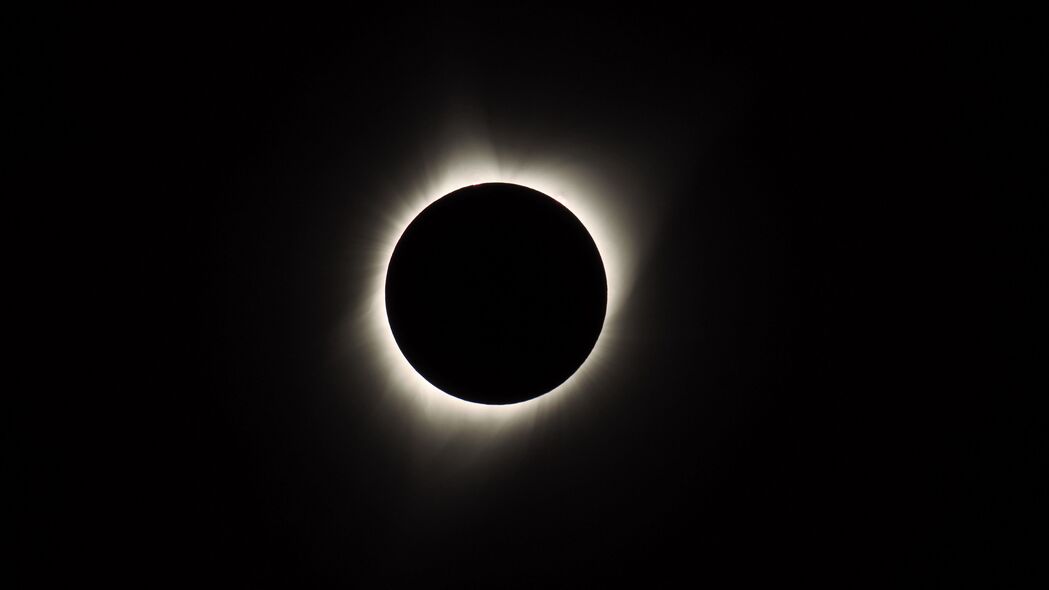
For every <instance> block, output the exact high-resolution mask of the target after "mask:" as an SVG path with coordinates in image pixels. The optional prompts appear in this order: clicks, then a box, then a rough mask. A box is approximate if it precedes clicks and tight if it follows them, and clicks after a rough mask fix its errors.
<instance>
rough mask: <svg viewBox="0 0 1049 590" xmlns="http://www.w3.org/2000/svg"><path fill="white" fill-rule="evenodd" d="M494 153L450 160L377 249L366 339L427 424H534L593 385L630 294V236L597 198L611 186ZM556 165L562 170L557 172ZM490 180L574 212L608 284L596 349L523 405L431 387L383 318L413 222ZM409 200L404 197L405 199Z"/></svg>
mask: <svg viewBox="0 0 1049 590" xmlns="http://www.w3.org/2000/svg"><path fill="white" fill-rule="evenodd" d="M503 168H504V166H500V165H498V164H496V163H495V161H494V158H484V157H474V158H471V159H468V160H466V161H460V162H459V163H458V164H455V165H450V166H448V167H447V169H446V170H445V171H444V173H443V174H441V175H440V176H439V178H434V179H430V180H429V182H425V183H424V184H425V186H422V187H418V188H417V189H416V190H414V191H413V190H409V191H407V195H405V194H404V193H402V194H401V198H402V202H401V203H400V206H398V207H395V210H394V211H393V214H392V215H390V216H389V217H388V218H387V224H386V226H385V228H384V231H383V232H382V235H381V236H379V237H380V243H379V244H378V248H377V249H376V253H375V259H374V260H373V261H372V263H373V264H374V272H373V274H372V281H373V282H372V284H371V287H370V289H369V292H370V293H371V300H370V301H369V302H368V303H367V309H366V310H365V316H366V318H367V321H366V324H367V332H368V333H369V338H368V339H369V341H370V343H371V344H372V345H373V347H374V348H375V349H376V350H375V353H376V355H375V357H374V358H377V359H379V362H380V364H381V369H382V370H383V372H384V373H385V375H386V377H387V383H386V386H387V391H388V393H390V394H393V395H394V396H395V397H396V398H397V401H399V402H402V403H401V404H399V405H403V409H404V410H407V411H412V412H413V413H417V414H418V416H419V417H420V418H423V419H424V420H426V421H427V422H431V423H434V422H436V423H438V424H440V425H444V426H453V425H454V426H460V427H461V426H469V425H473V426H475V427H482V428H487V429H491V428H502V427H510V426H513V425H516V424H520V423H528V422H532V421H534V420H535V419H536V418H538V417H539V416H540V415H542V414H545V413H547V412H548V411H550V410H551V409H553V408H555V407H557V406H560V405H562V404H563V403H564V401H565V400H566V398H569V397H576V395H577V394H578V393H579V390H581V389H584V388H583V387H582V385H583V384H585V383H587V382H592V381H593V377H595V376H596V371H597V369H598V368H599V367H600V366H601V365H603V364H605V362H606V361H607V360H608V358H609V356H610V355H611V353H612V352H613V351H612V348H614V340H615V337H614V332H615V327H616V326H615V324H616V320H617V312H618V311H619V310H620V308H621V306H622V304H623V301H624V298H625V296H626V295H627V291H628V288H629V286H630V281H629V280H628V279H629V278H630V276H628V275H632V270H633V262H634V260H633V259H632V258H631V256H629V253H630V252H631V250H630V248H629V246H630V240H628V239H627V238H628V237H629V236H630V233H629V232H627V231H625V230H626V228H625V227H624V226H623V224H621V223H618V218H620V217H621V216H618V215H616V214H615V213H616V206H615V202H614V201H612V200H607V201H605V202H601V201H599V200H598V197H597V196H596V195H600V194H604V195H609V194H610V193H609V192H608V191H609V189H610V188H611V187H602V186H600V185H601V184H602V183H600V182H597V181H596V180H594V179H593V178H590V177H588V175H587V174H585V173H581V172H580V171H578V170H571V169H568V170H565V169H564V168H565V167H563V166H562V167H558V166H556V165H549V166H542V168H544V169H543V170H542V171H540V170H539V169H537V168H528V167H516V168H515V169H514V170H513V171H512V172H507V171H506V170H504V169H503ZM558 168H562V169H561V170H560V172H558V170H557V169H558ZM489 182H505V183H512V184H519V185H522V186H526V187H529V188H533V189H535V190H538V191H540V192H542V193H544V194H546V195H548V196H550V197H551V198H553V199H555V200H557V201H558V202H560V203H561V204H562V205H564V206H565V207H567V208H568V210H569V211H571V212H572V214H574V215H575V216H576V217H577V218H578V219H579V221H580V222H582V224H583V226H584V227H585V228H586V229H587V231H588V232H589V233H590V236H591V237H592V238H593V240H594V243H595V244H596V245H597V249H598V252H599V254H600V256H601V260H602V263H603V264H604V267H605V277H606V281H607V284H608V303H607V307H606V310H605V320H604V324H603V325H602V328H601V333H600V335H599V336H598V339H597V342H596V343H595V344H594V348H593V350H592V351H591V352H590V355H589V356H588V357H587V358H586V360H585V361H584V362H583V364H582V365H581V366H580V367H579V368H578V369H577V370H576V372H575V373H573V374H572V375H571V376H570V377H569V378H568V379H567V380H566V381H564V382H563V383H562V384H561V385H559V386H557V387H556V388H554V389H553V390H551V391H550V392H548V393H546V394H544V395H541V396H539V397H536V398H533V399H531V400H527V401H524V402H520V403H516V404H509V405H486V404H479V403H474V402H469V401H466V400H462V399H459V398H457V397H455V396H452V395H450V394H448V393H445V392H444V391H441V390H440V389H438V388H437V387H436V386H434V385H433V384H431V383H430V382H429V381H427V380H426V379H425V378H423V376H422V375H420V374H419V373H418V372H417V371H416V370H415V368H414V367H412V366H411V364H410V363H409V362H408V360H407V359H406V358H405V357H404V354H403V353H402V352H401V350H400V347H399V346H398V345H397V342H396V340H395V339H394V336H393V331H392V330H391V328H390V323H389V318H388V317H387V315H386V272H387V269H388V266H389V262H390V259H391V257H392V256H393V251H394V248H395V247H396V246H397V242H398V241H399V240H400V238H401V235H403V233H404V231H405V230H406V229H407V227H408V225H409V224H410V223H411V222H412V221H413V220H414V219H415V218H416V217H417V216H418V215H419V213H421V212H422V210H423V209H425V208H426V207H428V206H429V205H430V204H431V203H433V202H434V201H436V200H438V199H440V198H441V197H443V196H445V195H447V194H449V193H451V192H452V191H454V190H457V189H460V188H462V187H465V186H469V185H476V184H484V183H489ZM405 197H407V198H405Z"/></svg>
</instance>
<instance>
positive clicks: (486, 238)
mask: <svg viewBox="0 0 1049 590" xmlns="http://www.w3.org/2000/svg"><path fill="white" fill-rule="evenodd" d="M607 299H608V286H607V283H606V281H605V269H604V265H603V264H602V262H601V256H600V254H599V253H598V251H597V246H596V245H595V244H594V240H593V238H591V237H590V234H589V233H588V232H587V231H586V228H585V227H583V224H582V223H580V221H579V220H578V219H576V217H575V215H573V214H572V212H571V211H569V210H568V209H566V208H565V207H564V206H563V205H561V204H560V203H558V202H557V201H555V200H554V199H551V198H550V197H548V196H546V195H544V194H543V193H540V192H538V191H535V190H532V189H530V188H527V187H523V186H520V185H516V184H504V183H489V184H480V185H475V186H468V187H465V188H461V189H459V190H457V191H454V192H452V193H450V194H448V195H445V196H444V197H442V198H441V199H439V200H437V201H436V202H434V203H433V204H431V205H430V206H429V207H427V208H426V209H424V210H423V212H422V213H420V214H419V216H418V217H416V218H415V220H414V221H412V223H411V224H410V225H409V226H408V229H406V230H405V231H404V235H402V236H401V239H400V240H399V241H398V242H397V247H396V248H395V249H394V252H393V257H392V258H391V259H390V265H389V269H388V270H387V275H386V311H387V315H388V316H389V320H390V328H391V329H392V330H393V335H394V338H395V339H396V340H397V345H398V346H399V347H400V349H401V352H403V353H404V356H405V358H407V359H408V362H409V363H411V365H412V366H413V367H414V368H415V370H417V371H418V372H419V374H420V375H422V376H423V377H424V378H425V379H426V380H427V381H429V382H430V383H432V384H433V385H435V386H436V387H437V388H438V389H440V390H442V391H444V392H446V393H449V394H451V395H454V396H455V397H458V398H460V399H464V400H467V401H471V402H477V403H482V404H500V405H501V404H514V403H518V402H522V401H525V400H529V399H532V398H535V397H538V396H540V395H543V394H544V393H547V392H549V391H550V390H552V389H554V388H555V387H557V386H558V385H560V384H561V383H564V381H565V380H566V379H568V377H570V376H571V375H572V373H574V372H575V371H576V369H578V368H579V366H580V365H582V364H583V361H585V360H586V357H587V356H588V355H589V354H590V351H591V350H593V348H594V344H595V343H596V342H597V337H598V334H600V332H601V326H602V324H603V323H604V319H605V305H606V302H607Z"/></svg>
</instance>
